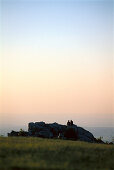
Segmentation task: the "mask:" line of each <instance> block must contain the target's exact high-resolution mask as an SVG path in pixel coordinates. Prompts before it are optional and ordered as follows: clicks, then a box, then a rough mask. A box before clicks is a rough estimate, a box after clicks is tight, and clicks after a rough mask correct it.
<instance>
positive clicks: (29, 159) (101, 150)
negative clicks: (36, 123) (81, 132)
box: [0, 137, 114, 170]
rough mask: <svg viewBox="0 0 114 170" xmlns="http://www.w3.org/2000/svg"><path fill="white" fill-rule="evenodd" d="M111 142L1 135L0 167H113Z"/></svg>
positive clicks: (78, 169)
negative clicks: (100, 142)
mask: <svg viewBox="0 0 114 170" xmlns="http://www.w3.org/2000/svg"><path fill="white" fill-rule="evenodd" d="M113 158H114V145H107V144H92V143H86V142H79V141H70V140H69V141H66V140H59V139H41V138H26V137H0V170H4V169H6V170H8V169H14V170H15V169H17V170H20V169H24V170H30V169H31V170H32V169H39V170H40V169H41V170H42V169H61V170H64V169H68V170H94V169H96V170H98V169H100V170H113V169H114V161H113Z"/></svg>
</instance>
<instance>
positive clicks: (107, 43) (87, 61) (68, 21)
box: [0, 0, 114, 127]
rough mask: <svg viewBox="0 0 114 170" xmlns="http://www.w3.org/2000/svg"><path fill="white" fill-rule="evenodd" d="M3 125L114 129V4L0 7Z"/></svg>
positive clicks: (10, 2)
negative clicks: (70, 122)
mask: <svg viewBox="0 0 114 170" xmlns="http://www.w3.org/2000/svg"><path fill="white" fill-rule="evenodd" d="M0 8H1V13H0V20H1V21H0V22H1V28H0V35H1V40H0V49H1V50H0V51H1V57H0V60H1V64H0V68H1V69H0V104H1V107H0V124H1V126H2V127H5V126H6V125H7V126H12V127H13V126H15V125H23V124H27V123H28V122H31V121H42V120H43V121H46V122H59V123H66V122H67V120H68V119H73V120H74V122H75V123H76V124H77V125H80V126H113V123H114V116H113V113H114V101H113V95H114V84H113V75H114V65H113V64H114V63H113V19H114V18H113V15H114V11H113V1H110V0H101V1H93V0H91V1H87V0H82V1H78V0H73V1H72V0H67V1H63V0H61V1H60V0H59V1H57V0H51V1H50V0H45V1H44V0H37V1H36V0H35V1H34V0H33V1H32V0H23V1H22V0H1V1H0Z"/></svg>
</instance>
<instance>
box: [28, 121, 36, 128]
mask: <svg viewBox="0 0 114 170" xmlns="http://www.w3.org/2000/svg"><path fill="white" fill-rule="evenodd" d="M33 129H35V123H33V122H30V123H29V124H28V130H33Z"/></svg>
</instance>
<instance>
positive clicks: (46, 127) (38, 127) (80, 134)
mask: <svg viewBox="0 0 114 170" xmlns="http://www.w3.org/2000/svg"><path fill="white" fill-rule="evenodd" d="M28 135H29V136H36V137H42V138H62V139H72V140H81V141H86V142H95V138H94V136H93V134H92V133H90V132H89V131H87V130H85V129H84V128H82V127H78V126H77V125H74V124H73V125H61V124H58V123H49V124H46V123H45V122H35V123H33V122H30V123H29V124H28Z"/></svg>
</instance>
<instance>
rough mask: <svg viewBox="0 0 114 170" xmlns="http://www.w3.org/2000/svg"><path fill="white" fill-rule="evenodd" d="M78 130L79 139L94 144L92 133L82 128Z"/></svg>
mask: <svg viewBox="0 0 114 170" xmlns="http://www.w3.org/2000/svg"><path fill="white" fill-rule="evenodd" d="M77 130H78V139H80V140H82V139H83V140H84V141H87V140H88V141H91V142H94V136H93V134H92V133H90V132H89V131H87V130H85V129H84V128H82V127H78V128H77Z"/></svg>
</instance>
